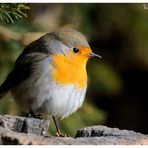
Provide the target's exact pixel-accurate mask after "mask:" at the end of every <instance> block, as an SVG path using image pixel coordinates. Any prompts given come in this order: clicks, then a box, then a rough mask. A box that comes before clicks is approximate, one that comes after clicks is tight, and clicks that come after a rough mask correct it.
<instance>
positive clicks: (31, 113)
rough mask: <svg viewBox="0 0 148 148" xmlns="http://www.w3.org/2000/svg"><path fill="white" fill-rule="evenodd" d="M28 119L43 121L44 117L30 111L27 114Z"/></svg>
mask: <svg viewBox="0 0 148 148" xmlns="http://www.w3.org/2000/svg"><path fill="white" fill-rule="evenodd" d="M26 116H27V117H34V118H38V119H43V116H42V115H41V114H35V113H34V112H33V111H30V112H29V113H27V114H26Z"/></svg>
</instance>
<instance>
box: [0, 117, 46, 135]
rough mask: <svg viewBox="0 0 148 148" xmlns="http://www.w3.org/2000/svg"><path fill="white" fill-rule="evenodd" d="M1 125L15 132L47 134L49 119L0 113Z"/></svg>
mask: <svg viewBox="0 0 148 148" xmlns="http://www.w3.org/2000/svg"><path fill="white" fill-rule="evenodd" d="M0 126H1V127H4V128H5V129H8V130H11V131H15V132H21V133H27V134H35V135H43V136H47V135H48V127H49V121H47V120H40V119H36V118H29V117H20V116H10V115H4V116H2V115H0Z"/></svg>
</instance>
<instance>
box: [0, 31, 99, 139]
mask: <svg viewBox="0 0 148 148" xmlns="http://www.w3.org/2000/svg"><path fill="white" fill-rule="evenodd" d="M91 57H99V58H101V56H100V55H98V54H95V53H93V52H92V49H91V47H90V45H89V43H88V41H87V39H86V37H85V35H84V34H82V33H80V32H79V31H76V30H73V29H68V28H62V29H58V30H56V31H53V32H50V33H47V34H45V35H43V36H41V37H40V38H39V39H37V40H35V41H33V42H32V43H30V44H29V45H28V46H26V47H25V48H24V50H23V52H22V53H21V54H20V56H19V57H18V58H17V60H16V62H15V65H14V68H13V70H12V71H11V72H10V73H9V74H8V76H7V77H6V79H5V81H4V82H3V83H2V84H1V86H0V98H2V97H3V96H5V95H6V94H7V93H8V92H10V93H11V95H12V97H13V99H14V101H15V102H16V104H17V105H18V106H19V107H20V108H21V109H22V110H23V111H25V112H26V113H30V114H31V115H33V116H35V115H36V116H38V115H41V116H42V115H51V116H52V117H53V120H54V123H55V126H56V136H61V137H62V136H65V135H64V134H62V132H61V131H60V128H59V126H58V124H57V121H56V118H58V117H59V118H61V119H63V118H66V117H68V116H69V115H71V114H72V113H74V112H76V110H77V109H78V108H79V107H81V106H82V104H83V102H84V99H85V95H86V90H87V70H86V64H87V61H88V59H89V58H91Z"/></svg>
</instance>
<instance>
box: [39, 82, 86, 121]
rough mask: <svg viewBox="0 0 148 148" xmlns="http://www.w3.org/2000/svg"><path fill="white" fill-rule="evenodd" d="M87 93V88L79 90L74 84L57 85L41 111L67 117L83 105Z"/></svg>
mask: <svg viewBox="0 0 148 148" xmlns="http://www.w3.org/2000/svg"><path fill="white" fill-rule="evenodd" d="M85 93H86V88H84V89H81V90H79V89H76V88H75V86H74V85H68V86H60V85H55V86H54V89H53V90H52V92H51V98H47V99H45V101H44V103H43V105H42V106H41V108H40V109H39V111H41V112H44V113H49V114H50V115H54V116H61V117H62V118H64V117H67V116H68V115H70V114H71V113H73V112H75V111H76V110H77V109H78V108H79V107H80V106H81V105H82V103H83V101H84V98H85Z"/></svg>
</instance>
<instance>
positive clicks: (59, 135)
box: [55, 132, 69, 137]
mask: <svg viewBox="0 0 148 148" xmlns="http://www.w3.org/2000/svg"><path fill="white" fill-rule="evenodd" d="M55 136H57V137H69V135H66V134H62V133H61V132H56V134H55Z"/></svg>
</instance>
